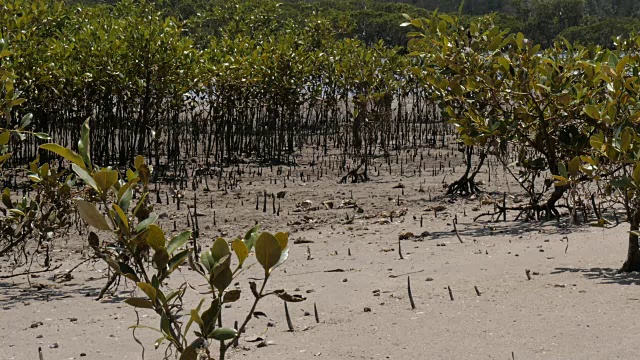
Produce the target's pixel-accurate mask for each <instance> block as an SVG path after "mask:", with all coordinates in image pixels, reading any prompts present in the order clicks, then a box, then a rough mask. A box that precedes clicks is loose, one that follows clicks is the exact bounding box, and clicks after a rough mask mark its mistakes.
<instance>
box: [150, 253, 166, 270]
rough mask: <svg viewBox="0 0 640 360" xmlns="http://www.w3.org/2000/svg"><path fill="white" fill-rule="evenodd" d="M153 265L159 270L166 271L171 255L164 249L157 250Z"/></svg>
mask: <svg viewBox="0 0 640 360" xmlns="http://www.w3.org/2000/svg"><path fill="white" fill-rule="evenodd" d="M153 263H154V264H156V267H157V268H158V269H166V268H167V264H169V254H168V253H167V250H166V249H164V248H161V249H158V250H156V252H155V253H154V254H153Z"/></svg>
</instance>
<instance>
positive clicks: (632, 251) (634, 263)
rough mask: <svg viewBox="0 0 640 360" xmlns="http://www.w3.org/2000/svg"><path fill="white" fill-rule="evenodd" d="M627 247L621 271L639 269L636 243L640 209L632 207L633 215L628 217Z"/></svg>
mask: <svg viewBox="0 0 640 360" xmlns="http://www.w3.org/2000/svg"><path fill="white" fill-rule="evenodd" d="M629 223H630V226H629V228H630V230H631V232H630V233H629V249H628V251H627V261H625V262H624V264H623V265H622V268H621V269H620V271H621V272H631V271H640V244H638V235H637V231H638V230H640V209H634V213H633V216H631V218H630V219H629Z"/></svg>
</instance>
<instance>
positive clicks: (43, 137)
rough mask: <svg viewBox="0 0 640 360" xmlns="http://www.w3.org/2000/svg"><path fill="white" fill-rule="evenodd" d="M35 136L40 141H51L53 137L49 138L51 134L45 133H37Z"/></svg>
mask: <svg viewBox="0 0 640 360" xmlns="http://www.w3.org/2000/svg"><path fill="white" fill-rule="evenodd" d="M33 136H35V137H37V138H38V139H40V140H51V136H49V134H47V133H43V132H37V133H35V134H33Z"/></svg>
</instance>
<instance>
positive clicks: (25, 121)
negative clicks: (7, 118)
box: [18, 113, 33, 130]
mask: <svg viewBox="0 0 640 360" xmlns="http://www.w3.org/2000/svg"><path fill="white" fill-rule="evenodd" d="M32 121H33V114H31V113H29V114H27V115H25V116H23V117H22V120H20V125H18V128H19V129H20V130H22V129H25V128H26V127H27V126H29V124H31V122H32Z"/></svg>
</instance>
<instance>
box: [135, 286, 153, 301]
mask: <svg viewBox="0 0 640 360" xmlns="http://www.w3.org/2000/svg"><path fill="white" fill-rule="evenodd" d="M137 285H138V287H139V288H140V290H142V291H143V292H144V293H145V294H146V295H147V296H148V297H149V299H151V302H155V301H156V296H157V295H158V292H157V290H156V288H154V287H153V285H151V284H148V283H145V282H138V283H137Z"/></svg>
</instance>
